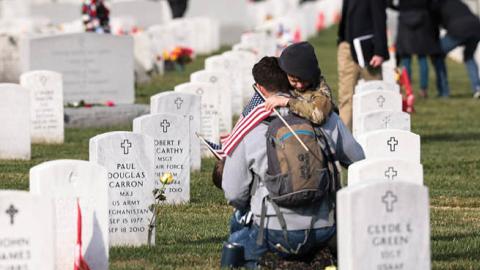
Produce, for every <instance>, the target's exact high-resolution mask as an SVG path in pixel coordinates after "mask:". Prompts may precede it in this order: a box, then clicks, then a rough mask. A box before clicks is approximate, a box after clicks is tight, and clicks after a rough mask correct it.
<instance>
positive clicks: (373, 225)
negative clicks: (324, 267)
mask: <svg viewBox="0 0 480 270" xmlns="http://www.w3.org/2000/svg"><path fill="white" fill-rule="evenodd" d="M429 222H430V214H429V201H428V190H427V188H426V187H424V186H421V185H417V184H412V183H408V182H402V181H391V182H373V183H366V184H362V185H355V186H351V187H346V188H343V189H341V190H340V191H339V192H338V193H337V229H338V231H337V237H338V267H339V269H342V270H372V269H382V270H383V269H405V270H407V269H416V270H429V269H430V267H431V265H430V224H429Z"/></svg>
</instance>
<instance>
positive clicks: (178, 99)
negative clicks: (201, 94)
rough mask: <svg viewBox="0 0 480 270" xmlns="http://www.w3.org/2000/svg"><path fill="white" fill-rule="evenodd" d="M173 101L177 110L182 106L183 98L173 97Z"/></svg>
mask: <svg viewBox="0 0 480 270" xmlns="http://www.w3.org/2000/svg"><path fill="white" fill-rule="evenodd" d="M174 103H175V105H177V110H180V109H181V108H182V104H183V99H182V98H181V97H178V98H177V99H175V101H174Z"/></svg>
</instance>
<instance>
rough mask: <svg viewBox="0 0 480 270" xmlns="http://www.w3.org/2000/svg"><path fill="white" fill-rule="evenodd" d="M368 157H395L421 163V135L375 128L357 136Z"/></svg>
mask: <svg viewBox="0 0 480 270" xmlns="http://www.w3.org/2000/svg"><path fill="white" fill-rule="evenodd" d="M357 141H358V143H359V144H360V145H361V146H362V148H363V151H364V153H365V157H366V158H367V159H371V158H395V159H405V160H408V161H411V162H415V163H420V136H418V135H417V134H415V133H412V132H409V131H405V130H397V129H383V130H375V131H371V132H368V133H365V134H362V135H360V136H359V137H358V138H357Z"/></svg>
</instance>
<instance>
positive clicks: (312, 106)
mask: <svg viewBox="0 0 480 270" xmlns="http://www.w3.org/2000/svg"><path fill="white" fill-rule="evenodd" d="M278 62H279V65H280V68H281V69H282V70H283V71H284V72H285V73H287V76H288V81H289V82H290V85H291V86H292V88H293V90H291V91H290V94H291V97H286V96H284V95H276V96H272V97H269V98H268V99H267V100H266V101H265V108H266V109H267V110H272V109H273V108H275V107H288V108H289V109H290V111H291V112H293V113H295V114H297V115H298V116H300V117H303V118H305V119H308V120H309V121H311V122H312V123H313V124H316V125H322V124H323V123H325V121H326V120H327V119H328V116H329V115H330V113H331V112H332V110H333V109H334V108H335V105H334V104H333V101H332V94H331V90H330V87H329V86H328V85H327V82H326V80H325V78H324V77H323V76H322V74H321V70H320V68H319V67H318V61H317V56H316V55H315V50H314V48H313V46H312V45H311V44H310V43H308V42H300V43H296V44H293V45H290V46H288V47H287V48H285V49H284V50H283V52H282V54H281V55H280V58H279V61H278Z"/></svg>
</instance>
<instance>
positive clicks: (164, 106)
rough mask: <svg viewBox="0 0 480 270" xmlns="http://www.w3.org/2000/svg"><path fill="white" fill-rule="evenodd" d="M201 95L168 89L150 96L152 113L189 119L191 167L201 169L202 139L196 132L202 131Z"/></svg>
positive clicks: (195, 169)
mask: <svg viewBox="0 0 480 270" xmlns="http://www.w3.org/2000/svg"><path fill="white" fill-rule="evenodd" d="M200 108H201V97H200V96H199V95H195V94H188V93H179V92H174V91H166V92H163V93H160V94H156V95H154V96H152V97H151V98H150V113H151V114H157V113H173V114H180V115H183V116H185V117H186V118H187V119H189V123H190V125H189V130H190V163H191V167H190V168H191V169H192V170H194V171H197V170H200V167H201V162H202V159H201V157H200V141H199V140H198V137H197V136H196V135H195V132H200V121H201V109H200Z"/></svg>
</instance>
